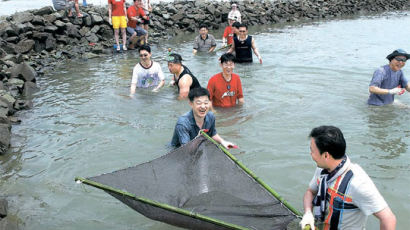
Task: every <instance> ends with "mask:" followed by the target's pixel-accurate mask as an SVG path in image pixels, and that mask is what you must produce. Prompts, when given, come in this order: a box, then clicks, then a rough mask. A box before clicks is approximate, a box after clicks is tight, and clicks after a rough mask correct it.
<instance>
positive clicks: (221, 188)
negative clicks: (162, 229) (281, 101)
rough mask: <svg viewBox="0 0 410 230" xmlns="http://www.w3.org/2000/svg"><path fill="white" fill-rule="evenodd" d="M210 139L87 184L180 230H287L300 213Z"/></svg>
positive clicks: (203, 139) (145, 214)
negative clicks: (186, 229) (277, 196)
mask: <svg viewBox="0 0 410 230" xmlns="http://www.w3.org/2000/svg"><path fill="white" fill-rule="evenodd" d="M208 138H209V137H204V136H199V137H198V138H196V139H194V140H192V141H191V142H189V143H188V144H186V145H184V146H182V147H180V148H178V149H176V150H174V151H172V152H170V153H168V154H166V155H164V156H162V157H160V158H157V159H155V160H152V161H150V162H147V163H143V164H140V165H137V166H134V167H130V168H126V169H123V170H118V171H115V172H112V173H107V174H103V175H100V176H96V177H90V178H88V180H83V183H84V182H86V184H89V185H93V186H95V187H98V188H101V189H103V190H105V191H106V192H108V193H109V194H111V195H112V196H114V197H115V198H117V199H118V200H120V201H121V202H123V203H125V204H126V205H128V206H129V207H131V208H132V209H134V210H136V211H138V212H139V213H141V214H143V215H144V216H146V217H148V218H151V219H154V220H158V221H162V222H165V223H168V224H171V225H175V226H179V227H184V228H189V229H286V228H287V225H288V224H289V223H290V222H291V221H292V220H293V219H295V218H296V215H295V212H297V211H293V212H292V211H291V210H293V209H292V208H291V207H290V209H289V208H288V207H289V206H288V204H287V203H286V202H285V204H286V205H287V207H285V205H284V203H281V202H280V201H279V200H278V199H277V198H276V197H275V196H274V195H273V194H272V192H269V191H268V190H267V188H265V187H264V186H263V185H262V184H261V183H259V182H258V181H257V180H258V179H257V180H255V179H254V178H253V176H252V173H251V172H249V173H247V172H246V171H245V170H247V169H246V168H245V169H243V168H241V165H240V163H239V162H236V159H235V158H234V157H233V159H232V158H231V157H232V155H230V154H229V153H228V152H227V151H226V152H224V151H222V150H221V149H220V148H219V147H218V146H217V145H215V144H214V143H213V142H212V141H210V140H208ZM230 156H231V157H230ZM87 181H88V182H89V183H87ZM95 182H97V183H95ZM268 189H269V188H268ZM273 193H275V192H274V191H273Z"/></svg>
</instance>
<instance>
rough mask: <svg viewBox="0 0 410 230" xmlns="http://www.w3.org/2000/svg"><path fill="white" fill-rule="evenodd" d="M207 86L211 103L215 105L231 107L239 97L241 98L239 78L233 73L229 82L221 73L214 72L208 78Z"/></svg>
mask: <svg viewBox="0 0 410 230" xmlns="http://www.w3.org/2000/svg"><path fill="white" fill-rule="evenodd" d="M207 88H208V91H209V94H210V99H211V101H212V105H213V106H216V107H232V106H235V105H236V104H237V100H238V99H239V98H243V92H242V83H241V79H240V78H239V76H238V75H237V74H234V73H232V77H231V80H230V81H229V82H227V81H226V80H225V79H224V78H223V76H222V73H218V74H215V75H214V76H212V77H211V78H210V79H209V81H208V86H207Z"/></svg>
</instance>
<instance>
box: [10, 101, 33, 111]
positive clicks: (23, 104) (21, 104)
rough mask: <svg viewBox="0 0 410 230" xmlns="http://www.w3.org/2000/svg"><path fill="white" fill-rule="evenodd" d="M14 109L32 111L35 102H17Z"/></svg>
mask: <svg viewBox="0 0 410 230" xmlns="http://www.w3.org/2000/svg"><path fill="white" fill-rule="evenodd" d="M14 108H15V109H16V110H23V109H31V108H33V102H32V101H31V100H16V102H15V103H14Z"/></svg>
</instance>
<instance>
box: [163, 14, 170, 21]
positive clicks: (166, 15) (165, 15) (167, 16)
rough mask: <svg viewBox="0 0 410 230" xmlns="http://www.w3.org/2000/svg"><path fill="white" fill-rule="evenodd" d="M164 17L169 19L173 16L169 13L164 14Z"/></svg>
mask: <svg viewBox="0 0 410 230" xmlns="http://www.w3.org/2000/svg"><path fill="white" fill-rule="evenodd" d="M162 17H163V18H164V19H165V20H168V19H170V18H171V16H170V15H169V14H163V15H162Z"/></svg>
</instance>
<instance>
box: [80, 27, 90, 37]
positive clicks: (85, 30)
mask: <svg viewBox="0 0 410 230" xmlns="http://www.w3.org/2000/svg"><path fill="white" fill-rule="evenodd" d="M89 31H90V28H88V27H83V28H81V29H80V30H79V31H78V32H79V33H80V35H81V36H82V37H84V36H85V35H86V34H87V33H88V32H89Z"/></svg>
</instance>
